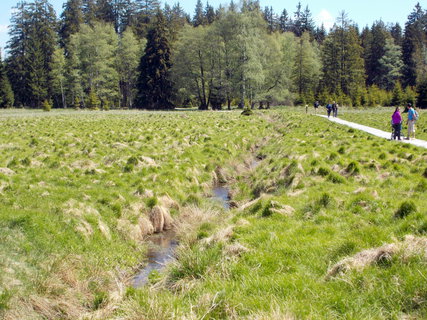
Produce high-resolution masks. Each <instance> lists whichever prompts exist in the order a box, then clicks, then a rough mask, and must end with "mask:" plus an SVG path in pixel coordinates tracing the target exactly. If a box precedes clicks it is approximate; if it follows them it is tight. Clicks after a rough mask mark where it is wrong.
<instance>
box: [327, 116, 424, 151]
mask: <svg viewBox="0 0 427 320" xmlns="http://www.w3.org/2000/svg"><path fill="white" fill-rule="evenodd" d="M319 117H323V118H326V119H328V117H327V116H324V115H319ZM329 121H332V122H336V123H339V124H343V125H345V126H348V127H351V128H354V129H357V130H362V131H365V132H367V133H370V134H373V135H374V136H377V137H380V138H384V139H390V137H391V131H388V132H387V131H382V130H379V129H375V128H372V127H368V126H364V125H361V124H358V123H354V122H350V121H346V120H342V119H340V118H334V117H330V118H329ZM400 142H403V143H410V144H413V145H415V146H418V147H422V148H426V149H427V141H424V140H420V139H414V140H401V141H400Z"/></svg>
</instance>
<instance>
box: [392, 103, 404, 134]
mask: <svg viewBox="0 0 427 320" xmlns="http://www.w3.org/2000/svg"><path fill="white" fill-rule="evenodd" d="M391 125H392V126H393V134H392V137H391V138H392V140H396V138H398V139H399V140H401V139H400V131H401V130H402V115H401V114H400V108H399V107H396V110H394V113H393V114H392V116H391Z"/></svg>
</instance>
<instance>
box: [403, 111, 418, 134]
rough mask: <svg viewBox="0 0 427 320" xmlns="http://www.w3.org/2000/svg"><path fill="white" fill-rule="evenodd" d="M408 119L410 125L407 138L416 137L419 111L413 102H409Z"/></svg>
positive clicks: (407, 122)
mask: <svg viewBox="0 0 427 320" xmlns="http://www.w3.org/2000/svg"><path fill="white" fill-rule="evenodd" d="M407 107H408V120H407V121H406V124H407V125H408V136H407V137H406V140H410V139H415V121H416V120H417V118H418V113H417V112H416V111H415V109H414V108H413V107H412V104H410V103H408V106H407Z"/></svg>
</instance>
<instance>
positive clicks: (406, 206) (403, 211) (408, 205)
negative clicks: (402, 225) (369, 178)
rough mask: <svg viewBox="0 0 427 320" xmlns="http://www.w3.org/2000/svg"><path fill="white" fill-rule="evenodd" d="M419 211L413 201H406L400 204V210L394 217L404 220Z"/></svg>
mask: <svg viewBox="0 0 427 320" xmlns="http://www.w3.org/2000/svg"><path fill="white" fill-rule="evenodd" d="M416 211H417V207H416V206H415V203H414V202H412V201H404V202H402V203H401V204H400V206H399V208H398V209H397V210H396V212H395V213H394V216H395V217H396V218H404V217H406V216H407V215H410V214H411V213H414V212H416Z"/></svg>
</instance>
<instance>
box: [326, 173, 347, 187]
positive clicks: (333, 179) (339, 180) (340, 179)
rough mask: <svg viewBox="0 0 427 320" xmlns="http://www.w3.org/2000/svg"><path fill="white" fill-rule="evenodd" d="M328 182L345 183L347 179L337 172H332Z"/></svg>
mask: <svg viewBox="0 0 427 320" xmlns="http://www.w3.org/2000/svg"><path fill="white" fill-rule="evenodd" d="M327 180H329V181H331V182H332V183H337V184H339V183H345V179H344V177H343V176H342V175H340V174H339V173H337V172H333V171H331V172H330V173H329V175H328V177H327Z"/></svg>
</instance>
